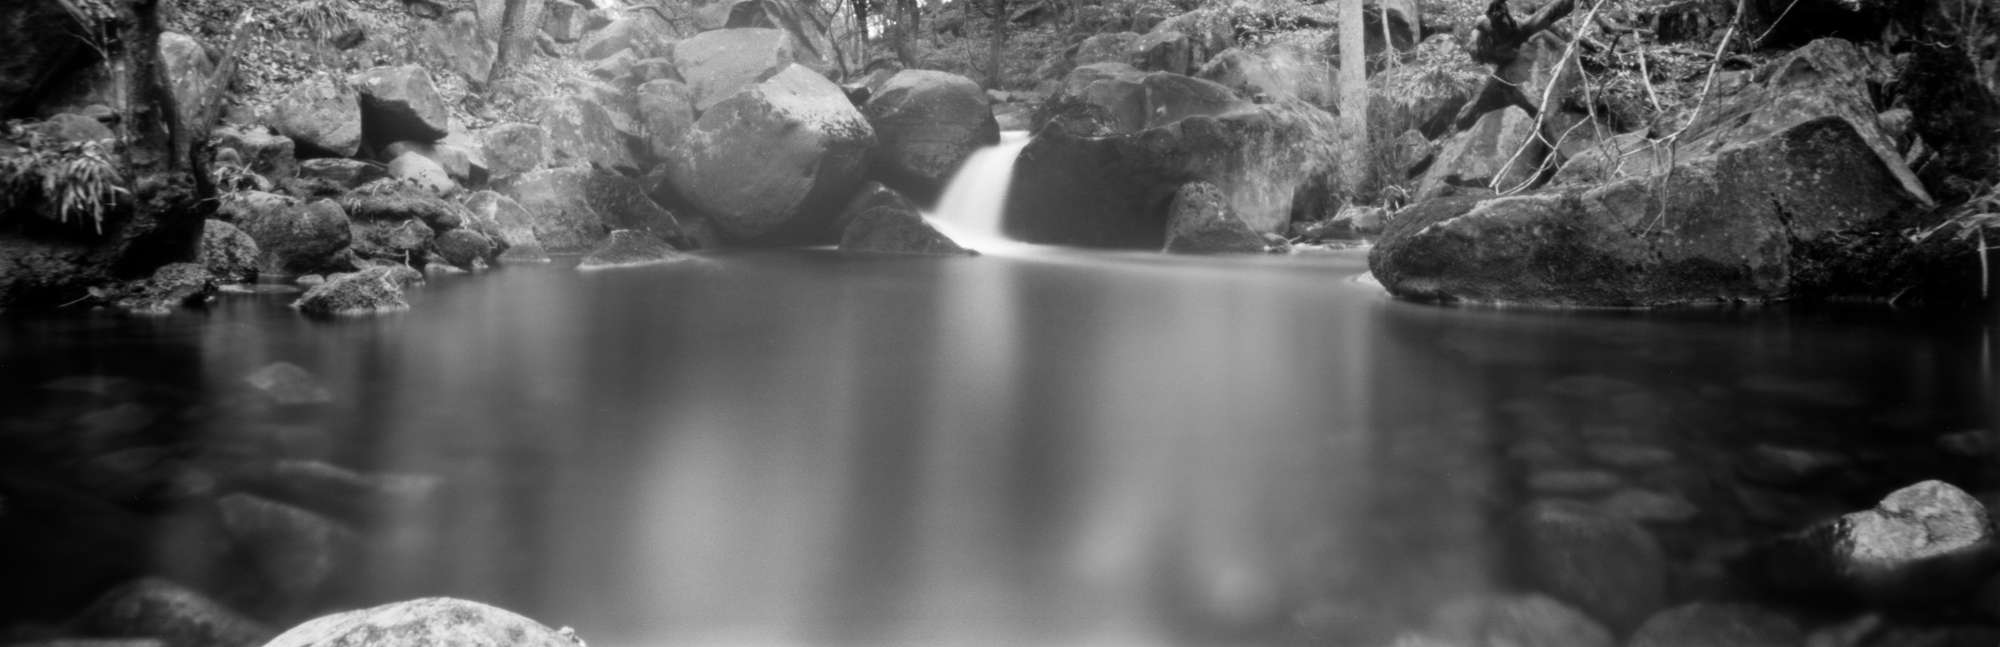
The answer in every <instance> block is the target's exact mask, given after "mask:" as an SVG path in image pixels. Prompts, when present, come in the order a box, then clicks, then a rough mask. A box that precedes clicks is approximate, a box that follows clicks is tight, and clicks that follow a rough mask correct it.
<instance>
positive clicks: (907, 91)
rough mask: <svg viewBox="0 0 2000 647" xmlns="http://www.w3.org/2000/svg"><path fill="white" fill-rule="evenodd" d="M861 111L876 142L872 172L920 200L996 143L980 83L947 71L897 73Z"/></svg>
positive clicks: (929, 198)
mask: <svg viewBox="0 0 2000 647" xmlns="http://www.w3.org/2000/svg"><path fill="white" fill-rule="evenodd" d="M861 112H862V115H863V116H864V117H866V118H867V119H868V125H869V126H870V127H872V128H874V129H875V137H876V141H877V142H878V147H877V148H876V150H875V154H874V156H873V162H874V172H873V176H874V177H875V178H877V179H879V180H881V181H882V182H883V183H885V184H888V185H889V186H891V187H895V188H896V189H897V190H898V191H901V192H902V193H903V194H904V195H906V196H909V197H910V198H912V199H915V200H916V201H917V202H918V203H921V204H930V203H934V202H936V201H937V198H938V196H939V194H940V193H942V192H943V191H944V185H945V184H946V183H947V182H950V181H951V176H952V174H953V173H955V172H957V171H958V168H959V166H960V165H962V164H964V163H965V160H966V158H968V157H971V156H972V153H973V152H975V151H978V150H979V149H981V148H984V147H987V146H992V145H994V144H998V143H999V142H1000V124H999V122H997V121H995V120H994V119H993V109H992V107H991V106H990V105H989V103H988V99H987V98H986V95H985V94H984V93H983V92H982V91H981V90H980V87H979V84H978V83H976V82H973V80H972V79H968V78H965V77H963V76H959V75H956V74H950V73H947V72H935V71H930V70H904V71H901V72H897V73H896V75H895V76H892V77H889V80H888V81H887V82H886V83H884V84H883V85H882V88H881V89H880V90H877V91H875V92H874V93H873V94H871V95H870V96H869V98H868V103H867V104H866V105H864V106H862V108H861Z"/></svg>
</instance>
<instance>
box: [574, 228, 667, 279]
mask: <svg viewBox="0 0 2000 647" xmlns="http://www.w3.org/2000/svg"><path fill="white" fill-rule="evenodd" d="M691 258H693V257H691V256H688V255H686V254H682V253H681V252H680V250H676V249H674V246H673V245H668V244H667V241H664V240H660V237H658V236H654V235H653V234H652V233H651V232H644V231H638V230H634V229H619V230H615V231H612V232H611V235H610V236H606V237H605V238H604V242H601V243H598V244H597V247H595V248H593V249H591V250H590V253H589V254H587V255H585V256H584V257H583V262H582V263H579V264H578V265H577V266H576V268H577V269H579V270H600V269H606V268H612V267H633V266H638V265H655V264H659V263H672V262H675V261H684V260H688V259H691Z"/></svg>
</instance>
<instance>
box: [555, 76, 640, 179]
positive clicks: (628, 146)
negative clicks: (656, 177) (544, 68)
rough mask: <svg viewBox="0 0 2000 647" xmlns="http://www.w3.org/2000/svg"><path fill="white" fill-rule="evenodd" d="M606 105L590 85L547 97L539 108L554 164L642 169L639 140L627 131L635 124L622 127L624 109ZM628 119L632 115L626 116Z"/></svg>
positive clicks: (635, 128) (630, 169) (633, 129)
mask: <svg viewBox="0 0 2000 647" xmlns="http://www.w3.org/2000/svg"><path fill="white" fill-rule="evenodd" d="M619 107H620V106H616V105H606V103H605V98H602V97H599V96H598V95H597V94H595V93H593V92H589V91H588V89H587V88H576V89H569V90H565V91H561V92H558V93H556V94H555V95H553V96H550V97H548V98H546V99H544V100H543V101H542V103H541V105H540V107H539V108H538V113H539V114H540V115H541V116H542V118H541V126H542V128H543V130H544V131H546V132H547V133H548V143H547V148H546V151H547V154H548V162H549V164H550V165H551V166H564V165H566V166H592V165H595V166H601V167H604V168H610V169H625V170H629V171H632V172H638V171H639V170H641V164H640V163H639V157H638V155H637V152H636V151H635V150H634V147H635V145H636V144H637V143H638V142H635V141H634V140H633V137H632V136H631V135H630V134H628V133H627V129H630V130H632V131H635V132H636V131H637V126H636V125H635V124H625V126H626V128H620V126H621V124H620V123H619V119H620V113H621V112H623V111H621V110H614V108H619ZM625 119H626V120H627V121H629V120H631V117H629V115H628V116H625Z"/></svg>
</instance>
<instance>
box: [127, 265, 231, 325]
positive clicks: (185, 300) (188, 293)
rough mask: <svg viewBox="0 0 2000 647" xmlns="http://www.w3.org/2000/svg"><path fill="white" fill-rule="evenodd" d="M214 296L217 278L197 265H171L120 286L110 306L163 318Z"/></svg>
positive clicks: (206, 269) (163, 266)
mask: <svg viewBox="0 0 2000 647" xmlns="http://www.w3.org/2000/svg"><path fill="white" fill-rule="evenodd" d="M214 296H215V277H214V275H211V274H209V273H208V268H205V267H202V266H201V265H198V264H195V263H168V264H166V265H161V266H160V268H159V269H157V270H154V271H153V275H152V276H150V277H147V278H144V279H140V280H138V281H132V282H129V283H127V284H125V285H123V286H121V287H119V288H118V289H117V290H116V291H115V293H114V294H113V295H112V296H111V304H112V305H113V306H116V307H117V308H118V309H120V310H124V311H126V312H130V313H133V314H142V315H164V314H168V313H171V312H173V311H174V310H176V309H179V308H181V307H184V306H194V305H201V304H203V303H206V302H207V301H208V300H209V299H210V298H212V297H214Z"/></svg>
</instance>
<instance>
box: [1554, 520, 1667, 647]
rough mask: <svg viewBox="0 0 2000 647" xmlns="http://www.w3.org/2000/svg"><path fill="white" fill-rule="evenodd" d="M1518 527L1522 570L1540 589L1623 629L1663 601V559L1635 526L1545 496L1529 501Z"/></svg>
mask: <svg viewBox="0 0 2000 647" xmlns="http://www.w3.org/2000/svg"><path fill="white" fill-rule="evenodd" d="M1520 525H1521V528H1520V529H1521V534H1522V541H1521V547H1522V552H1523V555H1522V560H1521V568H1522V569H1523V570H1524V571H1525V574H1526V575H1527V577H1528V579H1529V580H1530V581H1532V582H1533V583H1534V584H1535V588H1537V589H1538V590H1541V591H1545V592H1547V593H1548V594H1549V595H1550V596H1553V597H1555V598H1556V599H1558V600H1562V601H1564V602H1567V603H1570V604H1573V605H1576V606H1577V607H1578V608H1581V609H1583V610H1584V611H1586V612H1589V613H1590V615H1591V616H1592V617H1594V618H1597V619H1599V620H1601V621H1603V622H1604V623H1605V624H1606V625H1609V626H1611V627H1612V628H1614V629H1618V630H1620V631H1626V630H1630V629H1631V628H1633V627H1637V626H1638V625H1639V623H1641V622H1644V621H1645V620H1646V618H1647V617H1649V616H1651V615H1653V612H1655V611H1658V610H1660V609H1661V608H1662V607H1664V606H1666V596H1667V564H1666V556H1665V555H1664V554H1663V553H1662V551H1661V549H1660V545H1659V543H1658V542H1657V541H1656V540H1654V539H1653V536H1652V534H1651V533H1648V532H1647V531H1646V529H1645V528H1642V527H1640V526H1639V525H1638V524H1636V523H1633V522H1631V521H1629V520H1626V519H1621V518H1617V517H1613V516H1609V515H1606V514H1603V513H1601V512H1599V511H1597V510H1596V509H1595V508H1592V507H1590V506H1587V505H1583V504H1580V503H1571V502H1565V501H1546V502H1539V503H1536V504H1534V505H1531V506H1529V508H1528V509H1527V510H1526V511H1524V512H1523V514H1522V515H1521V518H1520Z"/></svg>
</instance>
